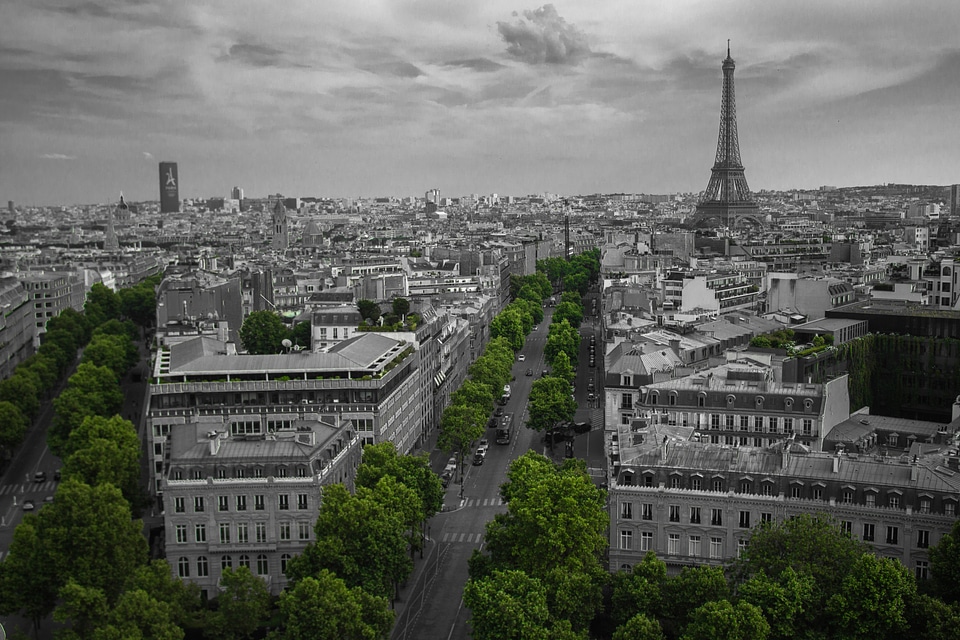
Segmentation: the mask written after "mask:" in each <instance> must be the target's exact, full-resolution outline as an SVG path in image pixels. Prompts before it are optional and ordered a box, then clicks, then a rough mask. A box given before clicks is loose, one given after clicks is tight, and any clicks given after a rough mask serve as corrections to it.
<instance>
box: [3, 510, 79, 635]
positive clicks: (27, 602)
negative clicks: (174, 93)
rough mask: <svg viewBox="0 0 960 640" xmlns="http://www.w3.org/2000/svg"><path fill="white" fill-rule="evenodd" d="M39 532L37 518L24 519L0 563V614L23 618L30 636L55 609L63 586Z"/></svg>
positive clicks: (25, 517) (15, 531) (33, 516)
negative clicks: (28, 622) (27, 621)
mask: <svg viewBox="0 0 960 640" xmlns="http://www.w3.org/2000/svg"><path fill="white" fill-rule="evenodd" d="M39 528H40V521H39V519H38V517H37V515H35V514H27V515H26V516H24V518H23V521H22V522H21V523H20V524H19V525H17V528H16V529H15V530H14V532H13V541H12V542H11V543H10V548H9V550H8V551H9V552H8V553H7V556H6V558H4V560H3V562H2V563H0V614H2V615H11V614H19V615H22V616H23V617H25V618H27V619H28V620H30V621H31V622H32V623H33V629H34V635H36V633H37V632H38V631H39V629H40V622H41V621H42V620H43V619H44V618H46V617H47V616H48V615H50V612H52V611H53V608H54V607H55V606H56V604H57V594H58V592H59V590H60V587H61V585H62V584H63V580H62V578H61V576H60V573H59V571H58V568H57V567H56V565H54V564H53V563H52V562H51V558H50V549H49V548H47V546H46V543H45V541H44V540H43V538H42V536H41V533H40V530H39Z"/></svg>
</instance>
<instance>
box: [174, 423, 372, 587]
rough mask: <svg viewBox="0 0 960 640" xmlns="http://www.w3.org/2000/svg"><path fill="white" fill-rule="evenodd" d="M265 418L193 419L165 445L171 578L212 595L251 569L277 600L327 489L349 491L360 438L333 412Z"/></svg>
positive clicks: (308, 538) (310, 533)
mask: <svg viewBox="0 0 960 640" xmlns="http://www.w3.org/2000/svg"><path fill="white" fill-rule="evenodd" d="M287 418H288V419H275V420H268V421H267V422H266V425H265V427H264V425H263V423H261V422H259V421H257V420H251V419H249V416H245V417H244V419H242V420H241V419H240V418H239V417H237V418H234V419H231V420H229V421H227V420H225V418H224V416H222V415H199V416H198V415H194V416H190V417H189V418H188V419H187V421H186V422H185V423H183V424H182V425H179V426H178V427H177V428H176V429H173V430H171V431H170V434H169V436H168V438H167V441H166V445H167V450H166V453H165V455H166V461H165V473H164V476H163V478H162V488H163V494H164V496H165V511H164V533H165V545H166V546H165V549H166V556H167V559H168V561H169V562H170V566H171V571H172V572H173V575H174V576H176V577H179V578H180V579H182V580H185V581H188V582H193V583H195V584H197V585H198V586H199V587H200V588H201V589H202V590H203V591H204V592H206V593H208V594H209V595H211V596H212V595H214V594H216V592H217V588H218V585H219V581H220V577H221V575H222V573H223V570H224V569H226V568H228V567H229V568H238V567H243V566H245V567H247V568H249V569H250V571H251V572H253V574H254V575H256V576H259V577H260V578H262V579H263V580H264V581H265V582H266V584H267V587H268V588H269V589H270V591H271V593H273V594H274V595H277V594H279V593H280V591H281V590H282V589H283V588H284V587H285V586H286V582H287V578H286V575H285V574H286V570H287V563H288V562H289V561H290V559H291V558H292V557H293V556H295V555H297V554H299V553H302V552H303V550H304V549H305V548H306V546H307V545H308V544H309V543H310V542H311V541H312V540H313V538H314V532H313V527H314V523H315V522H316V520H317V516H318V514H319V509H320V501H321V496H322V492H323V487H324V486H326V485H330V484H336V483H343V484H345V485H347V487H349V488H350V489H351V490H352V489H353V481H354V478H355V475H356V469H357V467H358V466H359V464H360V457H361V447H362V443H363V440H364V437H362V436H361V433H362V432H361V431H360V430H359V429H358V426H361V425H359V424H358V421H357V420H355V419H350V418H346V419H345V418H343V417H341V414H339V413H336V414H333V415H327V416H310V417H308V418H299V417H297V418H293V417H292V416H287Z"/></svg>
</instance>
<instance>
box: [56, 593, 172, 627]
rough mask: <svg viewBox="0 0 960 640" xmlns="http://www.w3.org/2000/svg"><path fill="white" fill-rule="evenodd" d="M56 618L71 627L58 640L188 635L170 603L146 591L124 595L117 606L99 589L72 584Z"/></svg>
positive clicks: (64, 594) (63, 597) (58, 609)
mask: <svg viewBox="0 0 960 640" xmlns="http://www.w3.org/2000/svg"><path fill="white" fill-rule="evenodd" d="M60 599H61V604H60V605H59V606H58V607H57V609H56V611H54V614H53V617H54V619H55V620H57V621H58V622H66V623H69V624H70V627H69V628H67V629H61V630H59V631H58V632H57V638H58V640H87V639H92V640H140V639H144V640H146V639H150V640H153V639H157V640H180V639H181V638H183V636H184V633H183V629H181V628H180V627H179V626H178V625H177V624H176V622H175V621H174V619H175V617H176V612H175V611H174V610H173V607H172V606H171V604H170V603H168V602H164V601H161V600H157V599H156V598H154V597H152V596H151V595H150V594H148V593H147V592H146V591H143V590H142V589H134V590H128V591H124V592H123V593H122V594H121V595H120V597H119V598H118V599H117V602H116V604H115V605H114V606H112V607H111V606H109V605H108V604H107V599H106V596H104V594H103V592H102V591H100V590H99V589H95V588H92V587H84V586H81V585H79V584H77V583H76V582H74V581H72V580H71V581H69V582H68V583H67V585H66V586H64V588H63V589H61V591H60Z"/></svg>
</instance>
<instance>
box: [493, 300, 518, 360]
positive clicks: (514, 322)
mask: <svg viewBox="0 0 960 640" xmlns="http://www.w3.org/2000/svg"><path fill="white" fill-rule="evenodd" d="M490 336H491V337H493V338H506V339H507V341H508V343H509V345H510V347H511V349H513V351H514V352H517V351H519V350H520V348H521V347H523V341H524V337H525V336H526V333H525V332H524V330H523V318H522V317H521V316H520V312H519V311H518V310H517V309H516V308H507V309H504V310H503V311H501V312H500V313H499V314H497V317H495V318H494V319H493V320H492V321H491V322H490Z"/></svg>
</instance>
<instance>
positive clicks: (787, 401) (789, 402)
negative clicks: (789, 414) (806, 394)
mask: <svg viewBox="0 0 960 640" xmlns="http://www.w3.org/2000/svg"><path fill="white" fill-rule="evenodd" d="M783 407H784V408H785V409H786V410H787V411H790V409H793V398H784V399H783Z"/></svg>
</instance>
